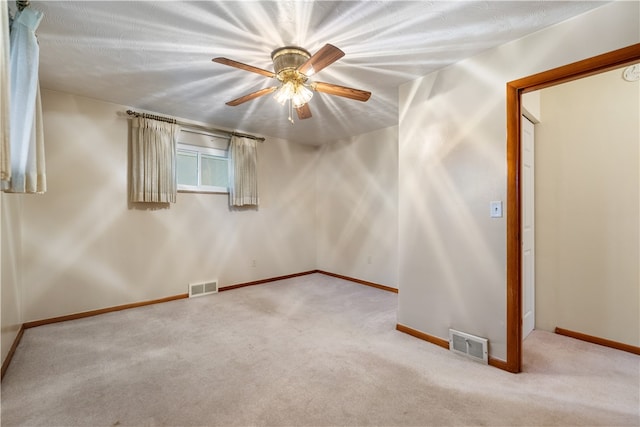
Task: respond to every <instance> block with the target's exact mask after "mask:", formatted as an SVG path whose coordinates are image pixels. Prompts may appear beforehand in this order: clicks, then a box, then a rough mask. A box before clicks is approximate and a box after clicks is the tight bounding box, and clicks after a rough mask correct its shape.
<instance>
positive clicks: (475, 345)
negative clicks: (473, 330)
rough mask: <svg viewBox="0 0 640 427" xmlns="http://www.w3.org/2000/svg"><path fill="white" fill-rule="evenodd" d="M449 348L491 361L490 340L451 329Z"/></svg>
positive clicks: (481, 360)
mask: <svg viewBox="0 0 640 427" xmlns="http://www.w3.org/2000/svg"><path fill="white" fill-rule="evenodd" d="M449 350H451V351H453V352H454V353H460V354H464V355H465V356H467V357H470V358H471V359H474V360H477V361H479V362H483V363H489V340H488V339H486V338H480V337H476V336H475V335H470V334H465V333H464V332H460V331H456V330H454V329H449Z"/></svg>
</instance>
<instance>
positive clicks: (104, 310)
mask: <svg viewBox="0 0 640 427" xmlns="http://www.w3.org/2000/svg"><path fill="white" fill-rule="evenodd" d="M184 298H189V294H180V295H174V296H170V297H165V298H160V299H155V300H151V301H142V302H135V303H132V304H124V305H117V306H115V307H107V308H101V309H99V310H91V311H84V312H81V313H75V314H69V315H66V316H59V317H52V318H50V319H42V320H34V321H32V322H26V323H25V324H24V328H25V329H29V328H35V327H36V326H42V325H49V324H51V323H58V322H66V321H67V320H76V319H82V318H84V317H91V316H97V315H99V314H105V313H112V312H114V311H121V310H127V309H130V308H137V307H144V306H145V305H152V304H160V303H163V302H169V301H175V300H179V299H184Z"/></svg>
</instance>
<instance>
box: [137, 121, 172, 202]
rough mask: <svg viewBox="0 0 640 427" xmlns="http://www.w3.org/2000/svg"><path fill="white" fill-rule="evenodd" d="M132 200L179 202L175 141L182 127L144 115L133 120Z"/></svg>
mask: <svg viewBox="0 0 640 427" xmlns="http://www.w3.org/2000/svg"><path fill="white" fill-rule="evenodd" d="M131 127H132V135H131V179H130V191H129V200H130V201H132V202H149V203H175V202H176V190H177V185H176V141H177V137H178V133H179V131H180V127H179V126H177V125H175V124H173V123H166V122H161V121H157V120H152V119H146V118H142V117H135V118H133V119H132V120H131Z"/></svg>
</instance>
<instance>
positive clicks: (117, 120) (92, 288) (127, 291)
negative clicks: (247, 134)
mask: <svg viewBox="0 0 640 427" xmlns="http://www.w3.org/2000/svg"><path fill="white" fill-rule="evenodd" d="M126 109H127V107H126V106H121V105H115V104H109V103H106V102H101V101H96V100H92V99H88V98H82V97H78V96H73V95H69V94H63V93H59V92H54V91H48V90H44V91H43V110H44V126H45V130H46V135H45V136H46V150H47V151H46V160H47V176H48V182H47V187H48V189H47V190H48V191H47V193H46V194H44V195H42V196H39V197H28V198H27V197H25V198H24V206H23V218H22V221H23V223H22V233H23V236H22V237H23V239H22V263H23V278H22V287H23V305H24V319H23V321H25V322H27V321H32V320H37V319H44V318H51V317H55V316H60V315H67V314H71V313H76V312H83V311H88V310H93V309H100V308H105V307H110V306H115V305H120V304H127V303H132V302H139V301H145V300H152V299H156V298H162V297H166V296H171V295H177V294H183V293H185V292H187V289H188V288H187V286H188V284H189V283H195V282H200V281H204V280H209V279H218V280H219V284H220V286H226V285H231V284H235V283H243V282H248V281H252V280H258V279H263V278H269V277H275V276H279V275H285V274H291V273H297V272H303V271H309V270H313V269H315V267H316V241H315V227H316V218H315V210H314V208H313V207H314V206H315V193H314V188H315V167H316V158H317V148H315V147H310V146H304V145H300V144H291V143H288V142H286V141H282V140H276V139H272V138H269V139H268V140H267V142H265V143H263V144H259V150H258V156H259V170H258V175H259V190H260V198H261V205H260V207H259V209H258V210H255V209H248V210H239V211H231V210H230V209H229V207H228V197H227V196H226V195H212V194H190V193H179V194H178V198H177V203H175V204H173V205H171V206H170V207H169V208H162V209H150V210H141V209H131V208H130V207H129V206H128V203H127V157H128V156H127V150H128V140H129V137H128V132H129V131H128V120H127V119H126V117H123V112H124V111H126ZM253 260H255V262H256V266H255V267H253V266H252V265H253Z"/></svg>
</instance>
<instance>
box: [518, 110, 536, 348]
mask: <svg viewBox="0 0 640 427" xmlns="http://www.w3.org/2000/svg"><path fill="white" fill-rule="evenodd" d="M521 123H522V125H521V132H522V134H521V137H520V140H521V143H520V146H521V148H520V153H521V161H522V164H521V168H520V171H521V179H522V190H521V191H522V194H521V196H522V199H521V200H522V339H525V338H526V337H527V336H528V335H529V334H530V333H531V331H533V328H534V327H535V299H536V293H535V285H536V282H535V268H534V266H535V247H534V241H535V237H534V236H535V235H534V226H535V218H534V213H535V209H534V208H535V205H534V172H533V171H534V169H533V159H534V156H533V154H534V151H533V138H534V133H533V123H531V122H530V121H529V120H528V119H527V118H526V117H524V116H522V120H521Z"/></svg>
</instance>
